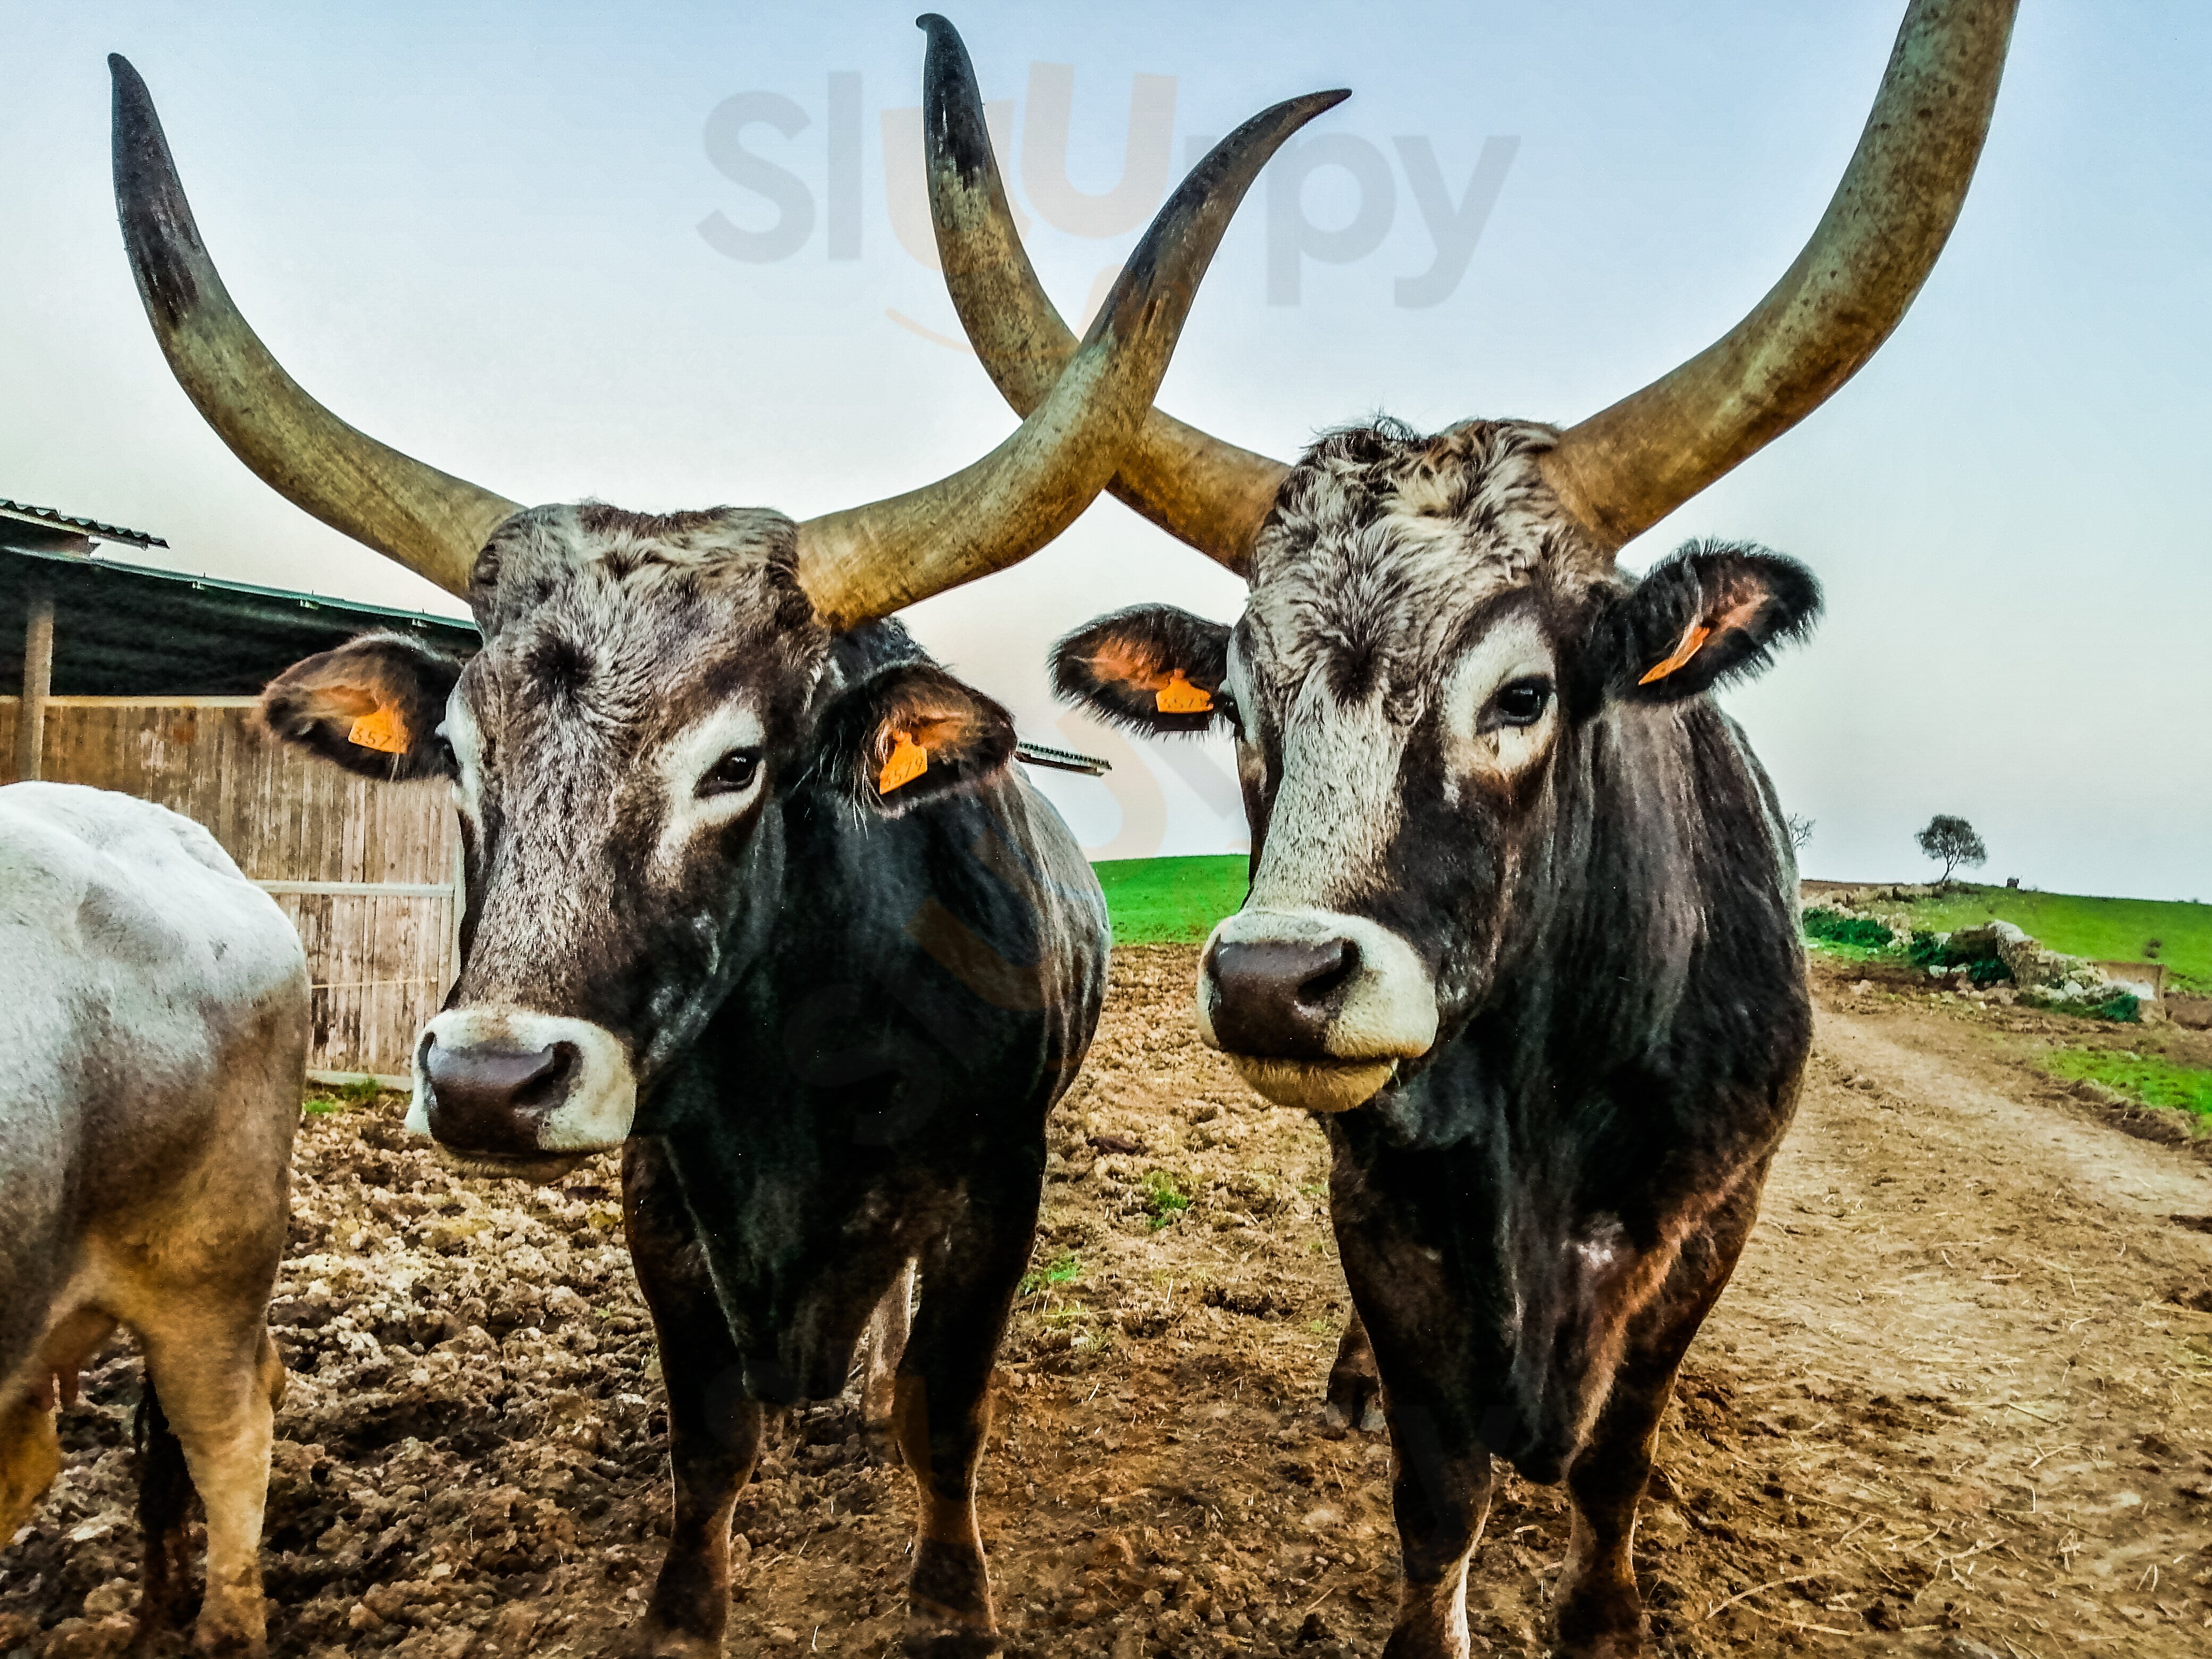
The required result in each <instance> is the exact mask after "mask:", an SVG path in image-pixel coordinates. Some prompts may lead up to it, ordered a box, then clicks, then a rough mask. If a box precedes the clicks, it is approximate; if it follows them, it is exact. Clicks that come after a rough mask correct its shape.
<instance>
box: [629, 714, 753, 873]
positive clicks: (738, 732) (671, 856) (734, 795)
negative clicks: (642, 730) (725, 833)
mask: <svg viewBox="0 0 2212 1659" xmlns="http://www.w3.org/2000/svg"><path fill="white" fill-rule="evenodd" d="M767 738H768V729H767V727H766V726H763V724H762V722H761V717H760V712H759V711H758V710H757V708H754V707H753V705H752V704H751V703H750V702H729V703H725V704H724V705H723V706H722V707H721V708H717V709H715V710H714V712H713V713H712V714H708V715H707V716H706V717H704V718H703V719H702V720H698V721H696V722H695V723H694V724H692V725H691V726H688V727H686V728H685V729H684V731H682V732H678V734H677V735H676V736H675V737H674V738H671V739H670V740H669V742H668V743H667V744H665V745H664V746H663V747H662V749H661V750H660V755H659V762H658V770H659V774H660V783H661V789H662V792H663V795H662V799H664V800H665V802H666V810H665V813H664V815H663V816H662V818H661V822H660V841H659V845H658V846H657V847H656V848H654V852H653V858H654V861H655V863H656V864H658V865H659V866H660V868H661V869H662V870H664V871H667V870H672V869H675V868H677V867H678V866H680V865H681V863H682V862H683V860H684V854H685V849H687V848H689V847H690V845H691V843H692V842H693V841H694V839H696V837H697V836H701V835H702V834H705V833H707V832H708V831H710V830H715V829H722V828H724V827H725V826H726V825H728V824H730V823H734V822H735V821H736V820H738V818H741V817H744V815H745V814H746V813H748V812H750V811H752V809H753V808H754V807H755V806H756V805H758V804H759V802H760V800H761V799H762V798H763V795H764V794H765V793H766V792H767V787H768V783H767V780H768V761H767V758H766V757H765V756H764V755H763V752H762V750H763V745H764V744H765V743H766V741H767ZM746 757H750V765H748V764H747V763H746Z"/></svg>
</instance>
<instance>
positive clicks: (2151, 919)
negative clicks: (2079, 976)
mask: <svg viewBox="0 0 2212 1659" xmlns="http://www.w3.org/2000/svg"><path fill="white" fill-rule="evenodd" d="M1991 920H1996V921H2008V922H2011V923H2012V924H2013V925H2014V926H2015V927H2018V928H2020V929H2021V931H2022V932H2024V933H2029V934H2032V935H2033V936H2034V937H2035V938H2037V939H2040V940H2042V941H2043V943H2044V944H2045V945H2049V946H2050V947H2051V949H2052V950H2054V951H2063V952H2064V953H2065V954H2066V955H2068V956H2069V957H2092V958H2101V959H2103V960H2106V961H2117V962H2144V961H2153V960H2154V961H2158V962H2162V963H2166V967H2167V969H2169V970H2170V973H2171V975H2172V978H2173V979H2174V980H2175V981H2179V985H2180V987H2181V988H2183V989H2185V990H2191V991H2195V992H2198V993H2200V994H2202V993H2204V992H2208V991H2212V904H2191V903H2188V902H2185V901H2181V900H2168V899H2128V898H2089V897H2085V896H2081V895H2078V894H2074V893H2030V892H2024V891H2022V890H2020V889H2018V888H2015V887H1960V888H1958V889H1956V890H1954V891H1952V892H1951V893H1949V894H1948V895H1946V896H1944V897H1942V898H1929V899H1921V900H1919V901H1917V902H1916V903H1915V904H1914V905H1913V906H1912V921H1913V925H1914V926H1915V927H1925V928H1927V929H1928V930H1929V932H1931V933H1949V932H1952V931H1954V930H1955V929H1957V928H1960V927H1978V926H1979V925H1980V924H1981V923H1983V922H1985V921H1991ZM2154 939H2155V940H2157V941H2158V949H2157V951H2155V952H2154V951H2152V950H2151V949H2150V945H2151V941H2153V940H2154Z"/></svg>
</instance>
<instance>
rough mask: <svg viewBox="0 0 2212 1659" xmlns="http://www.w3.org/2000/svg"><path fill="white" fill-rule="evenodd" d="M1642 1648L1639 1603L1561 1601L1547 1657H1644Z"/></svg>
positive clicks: (1555, 1658)
mask: <svg viewBox="0 0 2212 1659" xmlns="http://www.w3.org/2000/svg"><path fill="white" fill-rule="evenodd" d="M1608 1600H1610V1598H1608ZM1551 1659H1644V1613H1643V1609H1642V1608H1641V1607H1628V1608H1622V1607H1619V1606H1617V1605H1613V1606H1604V1607H1589V1606H1586V1605H1585V1606H1583V1607H1577V1605H1576V1604H1575V1603H1574V1602H1573V1601H1566V1602H1564V1603H1562V1604H1561V1606H1560V1608H1559V1622H1558V1625H1557V1627H1556V1632H1555V1634H1554V1635H1553V1640H1552V1653H1551Z"/></svg>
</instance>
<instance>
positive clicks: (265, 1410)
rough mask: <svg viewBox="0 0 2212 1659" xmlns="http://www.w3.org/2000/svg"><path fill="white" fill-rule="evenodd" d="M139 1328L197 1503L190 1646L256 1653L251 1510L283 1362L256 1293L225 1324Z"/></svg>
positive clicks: (262, 1622) (263, 1473) (262, 1624)
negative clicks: (202, 1553)
mask: <svg viewBox="0 0 2212 1659" xmlns="http://www.w3.org/2000/svg"><path fill="white" fill-rule="evenodd" d="M185 1306H186V1308H187V1309H189V1307H190V1304H185ZM139 1334H140V1336H141V1338H142V1340H143V1341H144V1344H145V1348H146V1375H147V1378H148V1381H149V1383H150V1385H151V1386H152V1387H153V1388H154V1389H155V1390H156V1392H157V1394H158V1395H159V1398H160V1401H161V1411H162V1413H163V1414H164V1415H165V1416H166V1417H167V1419H168V1425H169V1430H170V1431H171V1432H172V1433H173V1434H174V1435H175V1437H176V1438H177V1443H178V1444H179V1445H180V1446H182V1447H183V1449H184V1455H185V1468H186V1469H187V1470H188V1471H190V1473H191V1484H192V1486H194V1487H196V1488H197V1490H198V1492H199V1495H200V1503H201V1504H202V1505H203V1506H204V1508H205V1510H206V1511H207V1592H206V1594H205V1595H204V1596H202V1597H201V1600H200V1613H199V1620H198V1622H197V1624H196V1625H195V1626H193V1632H192V1643H193V1645H194V1646H195V1647H196V1648H197V1649H199V1650H201V1651H203V1652H215V1653H247V1654H256V1655H258V1654H262V1653H265V1652H266V1651H267V1650H268V1638H267V1623H268V1615H267V1610H266V1608H265V1607H264V1605H263V1602H262V1600H261V1517H262V1510H263V1507H264V1504H266V1503H267V1501H268V1498H269V1441H270V1427H271V1425H272V1424H273V1423H274V1421H275V1419H276V1401H278V1400H280V1399H281V1398H283V1393H284V1364H283V1361H282V1360H281V1359H279V1358H277V1357H276V1345H275V1344H274V1343H272V1342H271V1341H270V1340H269V1327H268V1324H267V1323H266V1322H265V1319H264V1313H263V1308H262V1304H260V1303H259V1302H258V1301H257V1302H256V1303H255V1304H253V1306H252V1310H251V1312H250V1315H249V1316H246V1317H242V1318H234V1320H232V1321H231V1322H229V1323H228V1325H227V1326H226V1325H224V1324H220V1323H217V1322H214V1321H211V1320H209V1319H206V1318H201V1319H197V1320H191V1319H184V1320H179V1321H177V1322H174V1323H173V1324H171V1323H167V1322H165V1323H163V1324H162V1325H161V1326H159V1327H156V1328H153V1329H149V1330H142V1331H141V1332H140V1333H139Z"/></svg>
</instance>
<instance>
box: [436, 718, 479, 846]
mask: <svg viewBox="0 0 2212 1659" xmlns="http://www.w3.org/2000/svg"><path fill="white" fill-rule="evenodd" d="M438 735H439V736H440V737H441V738H444V739H445V740H446V747H447V749H449V750H452V751H453V805H455V806H457V807H459V809H460V811H461V813H462V816H464V817H467V818H470V819H471V820H474V821H478V822H481V819H482V812H483V733H482V732H479V731H478V730H477V717H476V714H475V713H474V712H473V711H472V710H471V708H469V700H468V697H467V696H466V695H465V694H464V693H463V691H462V690H461V688H460V685H459V683H456V684H454V687H453V694H452V695H451V696H448V697H447V699H446V718H445V721H444V723H443V724H442V725H441V726H439V727H438Z"/></svg>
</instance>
